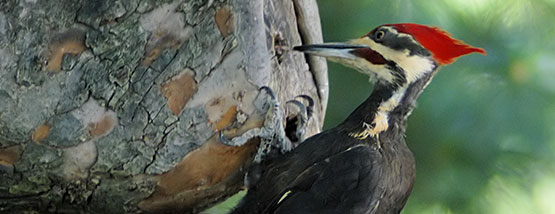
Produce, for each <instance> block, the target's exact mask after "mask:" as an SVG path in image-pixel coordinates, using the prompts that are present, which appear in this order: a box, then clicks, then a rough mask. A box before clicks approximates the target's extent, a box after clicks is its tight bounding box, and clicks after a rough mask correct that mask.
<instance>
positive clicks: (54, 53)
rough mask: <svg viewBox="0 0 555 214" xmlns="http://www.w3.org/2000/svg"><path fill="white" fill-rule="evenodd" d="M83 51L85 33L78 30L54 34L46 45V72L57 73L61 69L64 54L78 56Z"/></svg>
mask: <svg viewBox="0 0 555 214" xmlns="http://www.w3.org/2000/svg"><path fill="white" fill-rule="evenodd" d="M83 51H85V32H83V31H82V30H80V29H69V30H67V31H65V32H62V33H57V34H55V35H54V36H53V37H52V39H51V40H50V42H49V43H48V49H47V51H46V52H45V55H46V58H47V59H48V60H47V63H46V70H48V71H52V72H58V71H60V69H61V68H62V60H63V58H64V55H66V54H74V55H78V54H81V53H82V52H83Z"/></svg>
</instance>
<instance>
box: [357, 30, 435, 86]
mask: <svg viewBox="0 0 555 214" xmlns="http://www.w3.org/2000/svg"><path fill="white" fill-rule="evenodd" d="M353 43H355V44H365V45H368V46H369V47H370V48H372V49H373V50H375V51H377V52H378V53H380V54H381V55H382V56H383V57H384V58H385V59H387V60H390V61H394V62H396V63H397V65H399V66H400V67H401V68H403V70H404V71H405V75H406V78H407V81H408V83H411V82H414V81H415V80H417V79H419V78H420V77H422V75H424V74H425V73H426V72H430V71H432V69H433V68H434V66H435V65H434V63H433V61H432V60H430V59H428V58H427V57H423V56H417V55H412V56H410V51H409V50H404V51H397V50H394V49H391V48H389V47H387V46H384V45H382V44H379V43H376V42H374V40H372V39H370V38H368V37H364V38H361V39H358V40H355V41H353ZM366 64H371V63H369V62H367V63H366ZM376 72H377V71H376ZM388 73H389V71H388ZM383 76H388V75H383ZM389 76H391V78H393V75H391V74H389Z"/></svg>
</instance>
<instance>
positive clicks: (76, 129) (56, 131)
mask: <svg viewBox="0 0 555 214" xmlns="http://www.w3.org/2000/svg"><path fill="white" fill-rule="evenodd" d="M50 123H51V124H52V125H51V127H50V134H49V135H48V136H47V137H46V138H45V139H44V141H43V142H44V143H45V144H46V145H49V146H54V147H69V146H75V145H77V144H79V143H81V142H82V141H84V140H85V139H86V138H87V137H88V133H87V129H86V126H84V125H83V124H82V123H81V121H80V120H79V119H78V118H76V117H75V116H74V115H72V114H62V115H57V116H55V117H54V118H53V119H52V122H50Z"/></svg>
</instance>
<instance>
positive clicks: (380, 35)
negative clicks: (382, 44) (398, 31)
mask: <svg viewBox="0 0 555 214" xmlns="http://www.w3.org/2000/svg"><path fill="white" fill-rule="evenodd" d="M384 36H385V31H383V30H380V31H378V32H377V33H376V39H377V40H382V39H383V37H384Z"/></svg>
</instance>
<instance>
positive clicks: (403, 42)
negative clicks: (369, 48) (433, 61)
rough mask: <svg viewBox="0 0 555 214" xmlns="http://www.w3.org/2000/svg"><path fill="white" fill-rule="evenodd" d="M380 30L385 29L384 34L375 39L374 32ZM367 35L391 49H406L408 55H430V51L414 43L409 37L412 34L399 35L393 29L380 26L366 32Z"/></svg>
mask: <svg viewBox="0 0 555 214" xmlns="http://www.w3.org/2000/svg"><path fill="white" fill-rule="evenodd" d="M380 30H385V31H386V34H385V36H384V37H383V38H382V39H376V34H377V32H379V31H380ZM368 37H369V38H370V39H372V40H374V42H376V43H380V44H382V45H384V46H386V47H389V48H391V49H393V50H397V51H403V50H405V49H408V50H409V51H410V52H409V55H410V56H413V55H420V56H431V53H430V52H429V51H428V50H426V49H425V48H424V47H422V46H421V45H419V44H416V43H414V40H413V39H411V37H412V36H410V35H402V36H401V35H399V33H394V32H393V31H391V30H389V29H388V28H384V29H382V28H381V27H379V28H376V29H375V30H373V31H372V32H370V33H369V34H368Z"/></svg>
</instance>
